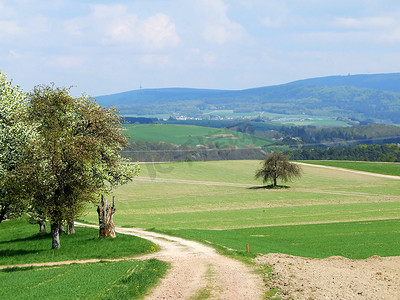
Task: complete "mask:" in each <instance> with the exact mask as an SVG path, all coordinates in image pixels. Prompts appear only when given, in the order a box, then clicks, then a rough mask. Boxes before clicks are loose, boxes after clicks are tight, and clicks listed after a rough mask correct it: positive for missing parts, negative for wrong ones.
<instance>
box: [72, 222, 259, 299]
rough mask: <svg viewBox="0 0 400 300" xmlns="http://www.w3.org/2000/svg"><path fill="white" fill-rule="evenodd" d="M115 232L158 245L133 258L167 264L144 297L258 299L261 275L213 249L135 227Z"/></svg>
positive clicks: (118, 229) (117, 229)
mask: <svg viewBox="0 0 400 300" xmlns="http://www.w3.org/2000/svg"><path fill="white" fill-rule="evenodd" d="M78 225H83V226H90V227H91V225H85V224H80V223H78ZM93 227H96V228H97V226H93ZM116 231H117V232H119V233H123V234H130V235H135V236H138V237H141V238H144V239H147V240H150V241H152V242H153V243H156V244H158V245H159V246H160V247H161V251H159V252H157V253H153V254H148V255H143V256H139V257H135V259H149V258H157V259H160V260H163V261H166V262H169V263H170V264H171V269H170V270H169V271H168V273H167V276H166V277H165V278H164V279H163V280H162V282H161V284H160V285H159V286H158V287H156V288H155V289H154V290H153V291H152V293H151V294H149V295H148V296H147V297H146V299H191V298H193V299H196V298H198V297H199V295H201V294H205V295H207V294H209V298H207V299H230V300H234V299H249V300H257V299H262V296H263V288H262V287H263V281H262V278H261V276H259V275H255V274H254V273H252V271H253V270H252V269H251V268H250V267H248V266H246V265H244V264H243V263H241V262H239V261H236V260H234V259H230V258H227V257H225V256H222V255H220V254H218V253H217V252H216V251H215V250H214V249H213V248H210V247H207V246H205V245H202V244H200V243H197V242H193V241H188V240H184V239H181V238H178V237H172V236H168V235H164V234H159V233H155V232H149V231H145V230H142V229H138V228H116Z"/></svg>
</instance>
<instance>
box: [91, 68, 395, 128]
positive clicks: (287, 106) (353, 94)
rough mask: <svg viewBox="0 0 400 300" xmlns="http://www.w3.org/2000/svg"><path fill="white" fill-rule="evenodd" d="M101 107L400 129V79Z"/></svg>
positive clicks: (209, 93)
mask: <svg viewBox="0 0 400 300" xmlns="http://www.w3.org/2000/svg"><path fill="white" fill-rule="evenodd" d="M97 101H98V103H99V104H100V105H106V106H107V105H114V106H116V107H117V108H119V109H120V110H121V112H123V113H125V114H138V115H140V114H146V115H151V114H173V113H178V112H179V113H182V114H187V115H201V114H202V113H204V112H206V111H210V110H211V111H212V110H233V111H235V112H254V111H265V112H271V113H281V114H308V115H330V116H337V117H347V118H353V119H358V120H370V121H375V122H382V123H395V124H400V73H393V74H372V75H348V76H329V77H321V78H310V79H305V80H299V81H294V82H290V83H287V84H282V85H275V86H267V87H259V88H253V89H246V90H210V89H190V88H166V89H140V90H133V91H129V92H124V93H118V94H113V95H107V96H99V97H97Z"/></svg>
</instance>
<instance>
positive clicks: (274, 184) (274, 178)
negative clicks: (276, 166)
mask: <svg viewBox="0 0 400 300" xmlns="http://www.w3.org/2000/svg"><path fill="white" fill-rule="evenodd" d="M274 186H276V177H274Z"/></svg>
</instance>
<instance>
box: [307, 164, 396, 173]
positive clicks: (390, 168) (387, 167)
mask: <svg viewBox="0 0 400 300" xmlns="http://www.w3.org/2000/svg"><path fill="white" fill-rule="evenodd" d="M304 162H306V163H308V164H316V165H323V166H330V167H337V168H345V169H351V170H357V171H363V172H371V173H379V174H385V175H394V176H400V163H387V162H366V161H334V160H318V161H315V160H309V161H304Z"/></svg>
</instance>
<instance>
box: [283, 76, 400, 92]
mask: <svg viewBox="0 0 400 300" xmlns="http://www.w3.org/2000/svg"><path fill="white" fill-rule="evenodd" d="M289 84H294V85H318V86H328V87H333V86H354V87H358V88H368V89H375V90H380V91H391V92H400V73H391V74H373V75H363V74H361V75H346V76H329V77H319V78H310V79H303V80H298V81H294V82H291V83H289Z"/></svg>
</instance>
